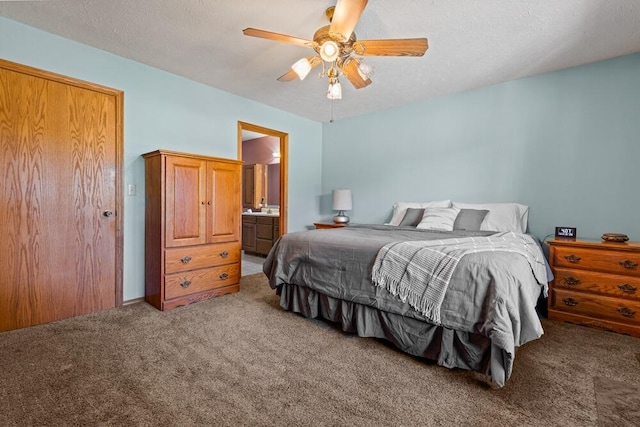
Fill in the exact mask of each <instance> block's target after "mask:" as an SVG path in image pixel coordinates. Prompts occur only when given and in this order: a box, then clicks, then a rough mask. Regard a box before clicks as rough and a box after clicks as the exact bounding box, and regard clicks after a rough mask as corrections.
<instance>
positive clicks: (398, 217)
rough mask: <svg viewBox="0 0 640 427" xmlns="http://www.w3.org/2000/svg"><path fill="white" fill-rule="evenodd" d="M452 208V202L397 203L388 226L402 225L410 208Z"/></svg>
mask: <svg viewBox="0 0 640 427" xmlns="http://www.w3.org/2000/svg"><path fill="white" fill-rule="evenodd" d="M450 206H451V200H439V201H435V202H397V203H396V204H394V205H393V216H392V217H391V221H389V222H388V223H387V225H400V223H401V222H402V218H404V215H405V214H406V213H407V209H409V208H414V209H424V208H448V207H450Z"/></svg>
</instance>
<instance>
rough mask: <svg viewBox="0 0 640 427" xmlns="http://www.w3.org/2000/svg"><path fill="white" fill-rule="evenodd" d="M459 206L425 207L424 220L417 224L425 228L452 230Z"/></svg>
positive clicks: (418, 226)
mask: <svg viewBox="0 0 640 427" xmlns="http://www.w3.org/2000/svg"><path fill="white" fill-rule="evenodd" d="M459 213H460V209H459V208H425V209H424V215H422V221H420V224H418V225H417V226H416V228H421V229H423V230H443V231H452V230H453V223H454V222H455V221H456V217H457V216H458V214H459Z"/></svg>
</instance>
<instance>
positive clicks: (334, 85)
mask: <svg viewBox="0 0 640 427" xmlns="http://www.w3.org/2000/svg"><path fill="white" fill-rule="evenodd" d="M327 98H329V99H342V86H341V85H340V82H339V81H338V80H337V79H336V80H333V81H331V82H330V83H329V89H328V90H327Z"/></svg>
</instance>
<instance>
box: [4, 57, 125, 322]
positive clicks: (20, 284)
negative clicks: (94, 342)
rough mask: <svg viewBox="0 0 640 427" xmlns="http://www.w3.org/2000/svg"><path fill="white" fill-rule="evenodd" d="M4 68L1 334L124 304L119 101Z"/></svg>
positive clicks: (42, 74) (25, 70)
mask: <svg viewBox="0 0 640 427" xmlns="http://www.w3.org/2000/svg"><path fill="white" fill-rule="evenodd" d="M7 64H11V63H7V62H5V61H3V62H1V63H0V236H1V238H0V331H6V330H11V329H17V328H21V327H26V326H31V325H36V324H39V323H45V322H50V321H53V320H59V319H64V318H67V317H72V316H77V315H81V314H86V313H91V312H95V311H99V310H103V309H107V308H112V307H114V306H116V305H119V304H121V298H122V296H121V295H122V289H121V282H120V287H118V286H117V284H118V283H117V282H118V279H119V280H121V273H120V272H119V271H118V267H120V266H119V263H118V261H117V260H118V253H120V248H119V247H118V244H119V243H120V242H119V238H118V236H119V233H118V230H117V228H118V224H119V222H118V221H117V220H116V214H117V213H118V207H119V206H118V205H117V203H118V201H117V198H116V182H119V179H117V174H118V170H117V169H118V167H117V165H118V161H117V154H118V153H117V151H118V150H117V143H118V141H120V139H119V137H118V136H117V134H118V132H119V131H120V128H119V126H120V120H119V118H118V117H119V114H121V110H120V108H121V106H119V105H118V104H119V101H120V102H121V98H120V99H118V98H117V96H114V95H112V94H105V93H101V92H99V91H96V90H91V89H89V88H87V87H81V86H76V85H73V84H69V83H67V82H66V81H64V78H61V76H57V77H58V78H57V79H55V78H47V77H46V75H47V73H45V72H40V73H36V74H35V75H30V74H29V72H30V71H31V70H32V69H30V68H29V67H23V68H20V67H21V66H19V67H18V68H17V69H18V71H16V67H11V66H7ZM13 65H17V64H13ZM36 71H39V70H36ZM52 76H53V75H52ZM69 81H71V79H69ZM114 92H115V91H114Z"/></svg>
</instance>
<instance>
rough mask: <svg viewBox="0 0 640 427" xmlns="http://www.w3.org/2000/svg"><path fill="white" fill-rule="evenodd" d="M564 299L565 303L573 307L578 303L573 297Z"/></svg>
mask: <svg viewBox="0 0 640 427" xmlns="http://www.w3.org/2000/svg"><path fill="white" fill-rule="evenodd" d="M562 301H564V303H565V304H566V305H568V306H569V307H573V306H574V305H578V301H576V300H574V299H573V298H565V299H563V300H562Z"/></svg>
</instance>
